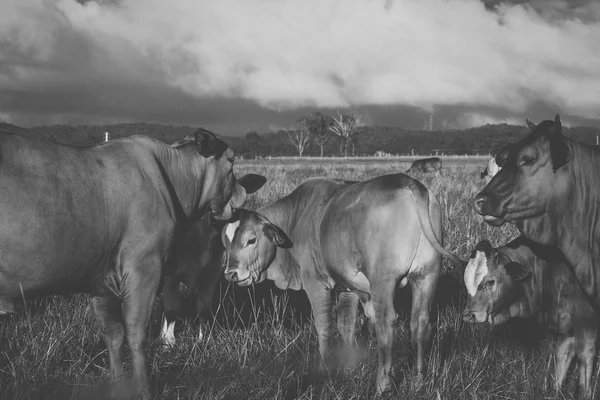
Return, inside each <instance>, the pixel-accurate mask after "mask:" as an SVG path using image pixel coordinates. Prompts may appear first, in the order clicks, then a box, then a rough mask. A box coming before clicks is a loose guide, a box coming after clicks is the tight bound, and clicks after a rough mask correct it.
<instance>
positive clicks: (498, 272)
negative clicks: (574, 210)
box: [463, 236, 598, 399]
mask: <svg viewBox="0 0 600 400" xmlns="http://www.w3.org/2000/svg"><path fill="white" fill-rule="evenodd" d="M464 278H465V285H466V287H467V291H468V292H469V298H468V300H467V304H466V306H465V310H464V314H463V316H464V320H465V321H467V322H471V323H482V322H489V323H490V324H492V325H499V324H502V323H504V322H506V321H507V320H509V319H511V318H536V319H537V320H538V321H539V322H540V323H541V324H542V325H545V326H546V327H548V328H549V329H550V330H553V331H555V332H557V333H558V340H557V341H556V345H555V355H556V364H555V371H556V374H555V375H556V376H555V378H556V381H555V383H556V389H557V390H559V389H560V388H561V386H562V384H563V382H564V381H565V378H566V376H567V372H568V370H569V366H570V365H571V362H572V361H573V358H574V357H575V356H577V358H578V359H579V386H580V390H581V394H580V396H581V397H583V398H586V399H591V398H592V386H591V383H592V370H593V368H594V358H595V356H596V339H597V333H598V317H597V315H596V313H595V311H594V309H593V308H592V306H591V305H590V304H589V302H588V301H587V299H586V298H585V296H584V295H583V293H582V291H581V289H580V287H579V285H578V284H577V280H576V279H575V276H574V275H573V272H572V271H571V270H570V269H569V267H568V266H567V265H566V264H565V263H564V257H563V255H562V254H561V253H560V251H559V250H558V249H556V248H554V247H548V246H543V245H540V244H537V243H534V242H532V241H530V240H529V239H526V238H525V237H524V236H521V237H519V238H517V239H515V240H513V241H512V242H510V243H508V244H507V245H505V246H502V247H498V248H495V249H493V248H492V245H491V244H490V242H488V241H487V240H484V241H482V242H480V243H479V244H478V245H477V246H476V247H475V250H474V251H473V253H472V255H471V260H470V261H469V264H468V265H467V267H466V269H465V275H464Z"/></svg>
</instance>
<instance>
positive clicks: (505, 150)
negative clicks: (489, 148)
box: [495, 144, 512, 168]
mask: <svg viewBox="0 0 600 400" xmlns="http://www.w3.org/2000/svg"><path fill="white" fill-rule="evenodd" d="M511 149H512V144H507V145H506V146H504V147H502V148H501V149H500V151H499V152H498V153H497V154H496V158H495V160H496V165H497V166H499V167H500V168H504V164H506V160H508V154H509V153H510V150H511Z"/></svg>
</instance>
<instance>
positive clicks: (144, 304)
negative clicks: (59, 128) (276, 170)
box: [0, 128, 244, 399]
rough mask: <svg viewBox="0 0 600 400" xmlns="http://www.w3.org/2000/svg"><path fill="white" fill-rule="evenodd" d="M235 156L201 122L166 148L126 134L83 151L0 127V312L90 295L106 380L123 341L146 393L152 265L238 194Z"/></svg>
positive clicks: (225, 210)
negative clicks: (39, 300) (26, 302)
mask: <svg viewBox="0 0 600 400" xmlns="http://www.w3.org/2000/svg"><path fill="white" fill-rule="evenodd" d="M233 162H234V152H233V150H232V149H230V148H229V147H228V146H227V144H226V143H225V142H224V141H222V140H221V139H219V138H218V137H217V136H216V135H215V134H214V133H212V132H209V131H207V130H204V129H202V128H199V129H197V130H195V131H194V132H192V133H191V134H189V135H188V136H186V137H185V138H184V139H182V140H180V141H178V142H176V143H174V144H172V145H168V144H166V143H163V142H160V141H158V140H154V139H151V138H149V137H146V136H129V137H126V138H121V139H115V140H111V141H109V142H105V143H102V144H99V145H96V146H91V147H83V148H77V147H72V146H67V145H61V144H53V143H47V142H42V141H37V140H31V139H26V138H24V137H22V136H19V135H11V134H0V187H2V194H0V299H2V301H0V306H1V307H2V309H0V313H7V312H13V311H14V310H17V309H19V307H17V306H18V305H20V304H21V299H22V298H25V299H31V298H34V297H39V296H46V295H54V294H68V293H88V294H90V295H91V296H92V304H93V309H94V311H95V314H96V316H97V319H98V322H99V325H100V327H101V331H102V333H103V336H104V340H105V342H106V345H107V347H108V356H109V360H110V374H111V377H112V378H115V379H116V378H119V377H121V376H122V375H123V363H122V356H121V347H122V345H123V342H124V340H125V339H126V340H127V344H128V346H129V348H130V350H131V356H132V361H131V364H132V374H133V394H134V395H136V396H138V397H141V398H144V399H145V398H149V397H150V394H149V383H148V372H147V367H146V357H145V355H144V343H145V339H146V330H147V326H148V322H149V318H150V313H151V308H152V304H153V300H154V297H155V294H156V292H157V289H158V287H159V281H160V279H161V274H162V272H163V269H168V268H169V266H170V263H171V258H172V256H173V248H174V243H176V242H177V240H178V238H180V237H181V236H182V233H183V232H184V231H186V230H187V229H189V227H190V225H191V223H192V222H194V221H196V220H198V219H199V218H200V217H202V216H203V215H204V214H206V213H212V214H214V215H215V216H218V217H220V218H223V219H227V218H230V216H231V214H232V212H231V211H232V208H237V207H239V206H240V205H241V204H242V203H243V200H244V196H243V194H244V190H243V188H242V187H241V186H240V185H239V184H238V183H237V182H236V179H235V176H234V174H233ZM21 305H22V304H21Z"/></svg>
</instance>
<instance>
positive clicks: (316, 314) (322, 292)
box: [305, 280, 332, 372]
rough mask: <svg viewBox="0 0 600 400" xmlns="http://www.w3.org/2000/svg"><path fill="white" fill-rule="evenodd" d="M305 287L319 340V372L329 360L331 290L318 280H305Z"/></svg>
mask: <svg viewBox="0 0 600 400" xmlns="http://www.w3.org/2000/svg"><path fill="white" fill-rule="evenodd" d="M305 289H306V295H307V296H308V300H309V301H310V306H311V308H312V312H313V318H314V319H315V328H316V330H317V338H318V340H319V353H320V355H321V362H320V363H319V366H320V372H325V371H326V369H327V362H328V361H329V353H330V345H331V330H332V321H331V319H332V318H331V306H332V299H331V290H330V289H328V288H326V287H324V286H323V285H322V284H321V282H319V281H318V280H311V281H308V282H307V281H306V280H305Z"/></svg>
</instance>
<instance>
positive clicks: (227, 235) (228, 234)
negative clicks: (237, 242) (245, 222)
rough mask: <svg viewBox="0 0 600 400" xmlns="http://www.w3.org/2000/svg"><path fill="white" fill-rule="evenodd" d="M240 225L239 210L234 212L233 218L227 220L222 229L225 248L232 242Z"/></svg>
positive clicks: (222, 241)
mask: <svg viewBox="0 0 600 400" xmlns="http://www.w3.org/2000/svg"><path fill="white" fill-rule="evenodd" d="M239 226H240V218H239V212H234V213H233V216H232V218H231V220H229V221H227V223H226V224H225V225H224V226H223V229H221V243H223V246H224V247H225V248H227V246H229V243H231V241H232V240H233V238H234V237H235V232H236V231H237V229H238V228H239Z"/></svg>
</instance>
